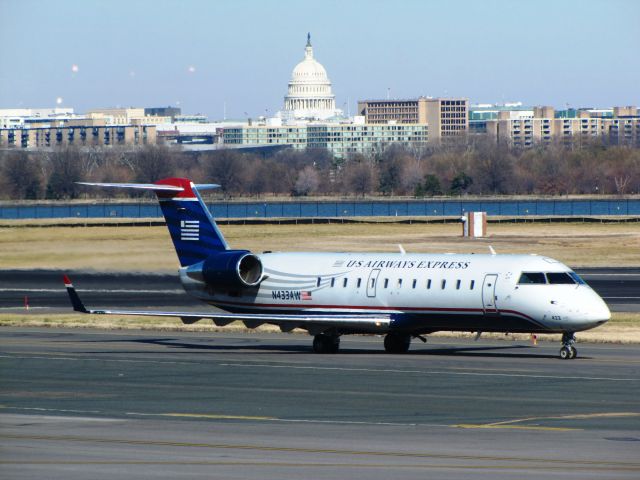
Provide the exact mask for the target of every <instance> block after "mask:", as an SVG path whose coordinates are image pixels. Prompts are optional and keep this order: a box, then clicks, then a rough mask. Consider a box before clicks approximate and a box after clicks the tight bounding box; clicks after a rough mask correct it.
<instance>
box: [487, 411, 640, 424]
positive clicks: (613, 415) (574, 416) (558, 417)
mask: <svg viewBox="0 0 640 480" xmlns="http://www.w3.org/2000/svg"><path fill="white" fill-rule="evenodd" d="M625 417H640V413H637V412H600V413H576V414H572V415H549V416H541V417H528V418H518V419H515V420H505V421H503V422H495V423H489V424H487V425H510V424H514V423H521V422H531V421H535V420H585V419H589V418H625Z"/></svg>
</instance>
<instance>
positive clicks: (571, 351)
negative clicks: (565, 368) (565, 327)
mask: <svg viewBox="0 0 640 480" xmlns="http://www.w3.org/2000/svg"><path fill="white" fill-rule="evenodd" d="M575 343H576V336H575V334H574V333H573V332H570V333H569V332H565V333H563V334H562V348H561V349H560V358H561V359H562V360H571V359H573V358H576V357H577V356H578V350H576V347H575V346H574V344H575Z"/></svg>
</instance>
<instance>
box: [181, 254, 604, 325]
mask: <svg viewBox="0 0 640 480" xmlns="http://www.w3.org/2000/svg"><path fill="white" fill-rule="evenodd" d="M259 258H260V260H261V261H262V264H263V268H264V279H263V281H262V282H261V283H260V286H259V288H254V289H246V290H239V291H228V290H225V289H215V290H214V289H211V288H210V287H208V286H207V285H206V284H205V283H203V282H199V281H196V280H193V279H192V278H189V277H188V276H187V275H186V274H185V271H184V269H182V270H181V279H182V282H183V285H184V287H185V289H186V290H187V292H189V293H190V294H192V295H194V296H195V297H197V298H199V299H201V300H203V301H206V302H208V303H210V304H212V305H215V306H217V307H219V308H222V309H224V310H228V311H231V312H255V313H259V312H287V313H327V312H339V313H350V314H354V313H363V314H372V313H384V314H390V315H391V317H392V319H393V321H392V322H391V324H390V325H389V327H388V328H389V330H402V331H406V332H411V333H414V334H419V333H430V332H433V331H437V330H460V331H485V332H490V331H498V332H546V333H550V332H576V331H580V330H586V329H589V328H593V327H596V326H598V325H601V324H602V323H604V322H606V321H607V320H609V318H610V312H609V309H608V308H607V306H606V304H605V303H604V301H603V300H602V299H601V298H600V296H599V295H598V294H597V293H595V292H594V291H593V290H592V289H591V288H590V287H589V286H588V285H586V284H584V283H582V282H581V280H580V279H579V277H577V276H576V275H575V274H573V272H572V271H571V269H569V268H568V267H567V266H566V265H564V264H562V263H560V262H558V261H556V260H553V259H550V258H545V257H539V256H536V255H478V254H470V255H467V254H464V255H461V254H401V253H265V254H262V255H259ZM523 272H530V273H532V275H531V277H532V278H536V275H537V274H549V273H551V274H560V275H559V276H560V277H562V274H563V273H566V274H567V275H568V274H571V275H573V276H572V277H571V278H574V279H575V281H574V282H570V281H569V283H550V282H551V281H552V280H551V276H548V277H549V280H548V281H546V282H545V283H523V282H522V281H521V275H522V273H523ZM538 276H539V275H538ZM556 277H558V275H556ZM540 278H543V279H546V278H547V277H546V276H543V277H540ZM562 278H564V277H562ZM569 280H570V279H569Z"/></svg>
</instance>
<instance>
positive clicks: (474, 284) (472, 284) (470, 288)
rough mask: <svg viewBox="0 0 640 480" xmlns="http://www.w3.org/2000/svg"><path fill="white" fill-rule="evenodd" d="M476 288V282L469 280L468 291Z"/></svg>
mask: <svg viewBox="0 0 640 480" xmlns="http://www.w3.org/2000/svg"><path fill="white" fill-rule="evenodd" d="M475 286H476V281H475V280H471V284H470V285H469V290H473V287H475Z"/></svg>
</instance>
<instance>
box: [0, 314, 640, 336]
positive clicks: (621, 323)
mask: <svg viewBox="0 0 640 480" xmlns="http://www.w3.org/2000/svg"><path fill="white" fill-rule="evenodd" d="M0 327H50V328H63V327H64V328H95V329H106V330H153V331H183V332H208V333H215V332H251V331H256V332H279V331H280V329H279V328H278V327H276V326H273V325H264V326H262V327H258V328H257V329H255V330H249V329H247V328H246V327H245V326H244V325H243V324H242V323H240V322H234V323H232V324H230V325H227V326H225V327H217V326H215V325H214V324H213V323H212V322H211V321H208V320H202V321H200V322H198V323H195V324H192V325H184V324H183V323H182V322H181V321H180V320H179V319H177V318H164V317H162V318H161V317H131V316H129V317H127V316H117V315H110V316H104V315H82V314H73V313H70V314H54V315H47V314H28V315H21V314H0ZM296 333H306V332H304V331H302V330H296ZM433 336H436V337H445V338H471V337H473V336H474V335H473V334H471V333H459V332H438V333H435V334H433ZM577 336H578V339H579V340H580V341H584V342H594V343H640V313H614V314H613V317H612V319H611V321H610V322H608V323H606V324H605V325H603V326H601V327H599V328H596V329H594V330H589V331H586V332H579V333H578V334H577ZM483 338H490V339H493V340H509V341H513V340H517V341H526V340H530V337H529V335H525V334H510V335H504V334H502V333H493V334H491V333H489V334H484V335H483ZM538 339H539V341H554V342H559V341H560V336H559V335H539V338H538Z"/></svg>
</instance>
